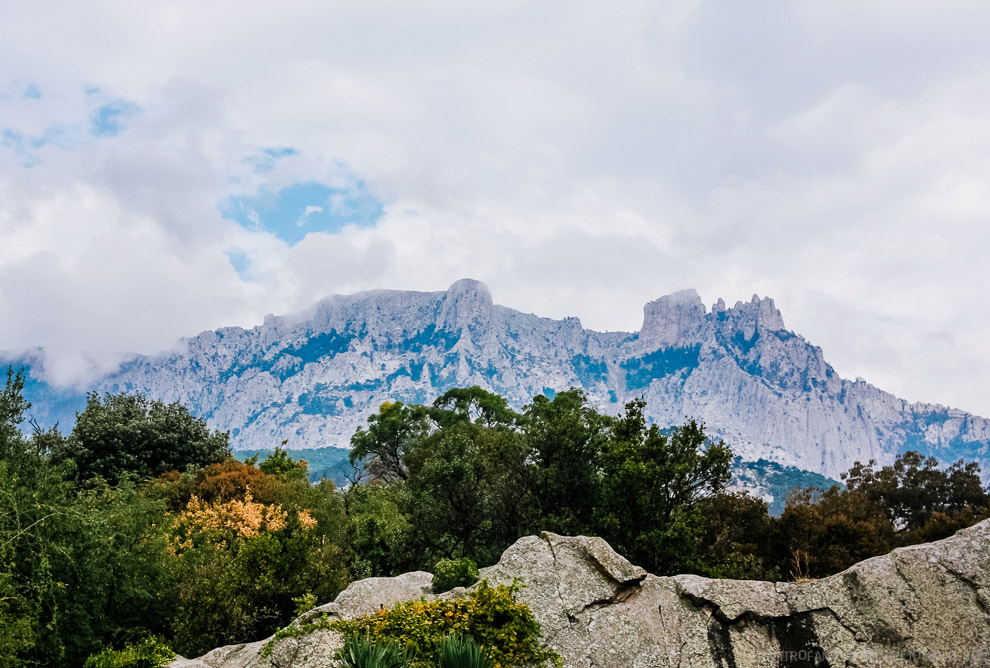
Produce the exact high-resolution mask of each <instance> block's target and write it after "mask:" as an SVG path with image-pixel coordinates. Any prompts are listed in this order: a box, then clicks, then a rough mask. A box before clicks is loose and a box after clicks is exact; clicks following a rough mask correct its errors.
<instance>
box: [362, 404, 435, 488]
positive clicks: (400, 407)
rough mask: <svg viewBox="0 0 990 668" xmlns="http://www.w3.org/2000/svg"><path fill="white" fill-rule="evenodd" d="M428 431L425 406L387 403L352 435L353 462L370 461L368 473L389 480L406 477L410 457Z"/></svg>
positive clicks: (387, 481) (388, 481) (395, 480)
mask: <svg viewBox="0 0 990 668" xmlns="http://www.w3.org/2000/svg"><path fill="white" fill-rule="evenodd" d="M428 432H429V421H428V419H427V410H426V408H425V407H424V406H418V405H414V406H406V405H405V404H403V403H402V402H401V401H396V402H394V403H390V402H386V403H384V404H382V405H381V408H380V409H379V411H378V413H376V414H374V415H371V416H370V417H369V418H368V428H367V430H365V429H363V428H361V427H358V430H357V432H355V434H354V436H352V437H351V462H353V463H357V462H361V461H363V460H367V470H368V472H369V473H370V474H371V475H372V476H374V477H375V478H379V479H380V480H382V481H384V482H386V483H392V482H397V481H399V480H406V479H407V478H408V477H409V475H408V473H407V470H406V466H407V462H406V457H407V455H408V454H409V451H410V449H411V448H413V447H415V444H416V443H418V442H419V441H420V440H421V439H422V438H423V437H424V436H425V435H426V434H427V433H428Z"/></svg>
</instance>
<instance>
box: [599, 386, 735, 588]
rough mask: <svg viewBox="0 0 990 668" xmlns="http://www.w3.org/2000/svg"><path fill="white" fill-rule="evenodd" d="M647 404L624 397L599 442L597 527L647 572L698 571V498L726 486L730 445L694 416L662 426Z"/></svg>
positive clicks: (617, 547)
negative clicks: (667, 428)
mask: <svg viewBox="0 0 990 668" xmlns="http://www.w3.org/2000/svg"><path fill="white" fill-rule="evenodd" d="M645 407H646V402H645V401H643V400H642V399H635V400H633V401H630V402H629V403H627V404H626V408H625V412H624V413H623V414H622V415H620V416H619V418H618V419H616V420H615V422H614V423H613V426H612V433H611V435H610V438H609V440H608V441H607V442H606V444H605V446H604V449H603V452H602V460H601V461H602V500H601V506H600V508H599V511H598V518H597V520H598V521H597V524H598V526H599V531H600V535H602V536H603V537H605V538H606V539H607V540H609V541H610V542H611V544H612V545H613V546H614V547H615V548H616V549H617V550H618V551H619V552H621V553H622V554H624V555H625V556H626V557H628V558H630V559H631V560H632V561H633V563H636V564H640V565H642V566H644V567H646V568H647V569H648V570H650V572H652V573H657V574H660V575H665V574H672V573H676V572H697V570H699V569H700V568H702V565H701V563H700V561H699V542H698V541H699V537H698V532H699V529H700V522H701V518H700V515H699V506H698V502H699V501H700V500H702V499H704V498H708V497H711V496H713V495H715V494H718V493H719V492H721V491H722V490H723V489H724V488H725V485H726V484H727V483H728V481H729V478H730V474H729V465H730V463H731V461H732V451H731V450H730V449H729V448H728V446H726V445H725V444H724V443H723V442H722V441H718V442H711V441H709V440H708V439H707V438H706V436H705V431H704V427H703V426H702V425H700V424H699V423H697V422H694V421H691V422H689V423H687V424H686V425H684V426H682V427H678V428H675V429H673V430H672V431H671V433H670V434H669V435H668V434H664V433H661V431H660V429H659V427H658V426H657V425H656V424H648V423H647V421H646V417H645V415H644V413H643V409H644V408H645Z"/></svg>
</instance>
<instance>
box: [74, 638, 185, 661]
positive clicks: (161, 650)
mask: <svg viewBox="0 0 990 668" xmlns="http://www.w3.org/2000/svg"><path fill="white" fill-rule="evenodd" d="M174 658H175V652H173V651H172V650H171V648H169V646H168V645H166V644H165V641H164V640H162V639H161V638H158V637H154V636H152V637H149V638H145V639H144V640H142V641H141V642H139V643H134V644H133V645H128V646H127V647H125V648H124V649H121V650H115V649H113V648H112V647H107V648H106V649H104V650H103V651H102V652H100V653H99V654H94V655H92V656H91V657H89V658H88V659H86V663H85V664H83V668H161V666H164V665H166V664H168V663H170V662H171V661H172V659H174Z"/></svg>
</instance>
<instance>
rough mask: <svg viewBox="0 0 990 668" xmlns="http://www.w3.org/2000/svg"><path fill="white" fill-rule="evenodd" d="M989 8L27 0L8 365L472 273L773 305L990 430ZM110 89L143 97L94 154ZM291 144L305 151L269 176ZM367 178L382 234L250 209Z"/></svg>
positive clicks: (12, 98)
mask: <svg viewBox="0 0 990 668" xmlns="http://www.w3.org/2000/svg"><path fill="white" fill-rule="evenodd" d="M988 20H990V7H988V6H986V5H985V4H984V3H976V2H969V1H962V2H958V3H953V4H952V5H951V6H946V5H939V6H937V7H936V6H934V5H931V4H930V3H921V2H913V1H912V2H899V3H889V2H884V1H879V0H876V1H866V2H856V3H852V2H844V1H843V2H833V3H828V4H827V5H824V4H818V5H807V4H806V5H786V4H781V3H775V2H761V1H757V2H751V3H744V4H737V5H727V4H725V3H714V2H708V1H702V0H685V1H682V2H669V3H663V4H657V3H652V2H645V1H643V2H630V3H623V4H622V6H621V8H619V9H617V8H615V7H607V6H605V5H603V4H601V3H593V2H566V3H565V2H549V3H529V2H521V1H511V2H501V3H490V4H489V5H485V6H471V7H468V6H467V5H464V4H463V3H454V2H448V3H430V4H429V5H426V6H424V5H415V4H410V3H398V2H395V3H359V4H354V3H346V4H344V3H318V4H314V3H308V2H302V1H301V0H299V1H291V2H285V3H279V5H278V6H277V7H276V6H275V5H272V6H271V7H262V6H246V5H244V4H243V3H233V2H215V3H209V4H208V5H203V4H202V3H192V2H183V1H178V2H172V3H168V4H164V5H154V6H152V5H142V4H140V3H124V2H113V1H110V0H103V1H101V2H95V3H85V4H80V3H68V2H47V3H46V2H41V3H21V4H19V5H14V6H12V7H9V8H6V9H5V16H4V21H3V23H2V25H0V119H2V121H0V133H2V132H3V130H4V129H10V130H12V131H15V132H17V133H19V134H20V135H21V136H23V137H27V138H28V140H26V141H27V143H26V144H24V143H23V142H22V145H23V146H24V149H23V150H24V151H30V152H31V155H32V156H33V158H32V160H36V162H37V164H36V165H35V166H34V167H31V168H30V169H26V168H25V167H24V166H23V164H24V159H23V155H22V156H20V157H19V156H18V155H17V154H15V152H14V151H13V150H11V149H10V148H0V235H2V236H0V322H3V323H4V324H3V327H2V328H0V349H4V348H23V347H30V346H33V345H39V344H41V345H46V346H49V347H51V348H52V349H53V350H58V351H59V354H58V355H57V359H60V360H64V363H63V364H62V368H64V369H66V370H67V371H66V372H65V373H64V374H62V376H61V377H64V378H81V377H83V376H84V375H85V373H86V371H85V370H86V369H87V368H91V367H92V366H93V365H94V364H96V362H94V360H98V359H99V360H103V359H109V357H108V356H111V355H112V354H114V353H118V352H120V351H122V350H139V351H143V352H151V351H153V350H155V349H157V348H161V347H164V346H166V345H168V343H169V342H170V341H171V340H173V339H175V338H177V337H179V336H182V335H188V334H192V333H195V332H196V331H199V330H201V329H205V328H212V327H216V326H219V325H226V324H243V325H251V324H253V323H255V322H258V321H259V320H260V318H261V316H262V315H263V314H264V313H265V312H287V311H291V310H294V309H299V308H303V307H305V306H307V305H308V304H309V302H311V301H312V300H315V299H317V298H319V297H320V296H322V295H324V294H326V293H329V292H349V291H353V290H358V289H363V288H373V287H391V288H415V289H430V290H436V289H442V288H444V287H445V286H446V285H448V284H449V283H450V282H452V281H453V280H455V279H457V278H460V277H463V276H473V277H476V278H479V279H482V280H485V281H487V282H488V283H489V284H490V286H491V288H492V291H493V293H494V295H495V297H496V299H497V300H498V301H500V302H502V303H505V304H507V305H509V306H514V307H517V308H521V309H523V310H527V311H536V312H539V313H541V314H546V315H553V316H563V315H577V316H579V317H581V318H582V321H583V322H584V323H585V325H586V326H592V327H596V328H600V329H620V328H622V329H635V328H637V327H638V326H639V324H640V319H641V315H642V311H641V307H642V304H643V303H645V302H646V301H648V300H650V299H653V298H655V297H657V296H659V295H661V294H664V293H667V292H670V291H673V290H677V289H681V288H685V287H695V288H697V289H698V290H699V292H701V294H702V295H703V297H704V298H705V299H706V300H707V301H708V302H713V301H715V299H716V298H717V297H719V296H722V297H725V298H726V300H727V301H729V302H732V301H735V300H736V299H748V298H749V296H750V295H751V294H752V293H753V292H759V293H760V294H761V295H763V294H769V295H771V296H773V297H774V298H775V299H776V301H777V303H778V306H779V307H780V308H781V309H782V311H783V313H784V316H785V319H786V321H787V323H788V325H789V326H790V327H792V328H794V329H795V330H797V331H798V332H800V333H801V334H802V335H804V336H805V337H806V338H808V339H809V340H811V341H812V342H814V343H816V344H819V345H821V346H822V347H823V348H824V349H825V353H826V356H827V358H828V359H830V360H831V361H833V362H834V363H835V364H836V366H837V368H838V369H839V371H840V372H841V373H843V374H845V375H847V376H864V377H866V378H867V379H868V380H871V381H874V382H877V383H878V384H880V385H881V386H883V387H885V388H886V389H890V390H892V391H894V392H897V393H900V394H902V395H904V396H906V397H907V398H911V399H924V400H932V401H940V402H943V403H949V404H953V405H958V406H961V407H963V408H967V409H970V410H974V411H977V412H980V413H983V414H990V389H987V387H986V384H985V382H984V380H983V379H984V378H986V377H987V376H988V375H990V353H988V352H987V350H986V347H985V345H984V343H983V339H984V338H985V332H986V331H988V328H990V309H988V308H987V306H988V304H987V297H986V293H985V291H984V287H983V286H984V284H985V283H986V280H985V277H984V273H985V272H984V270H983V266H984V262H985V258H986V256H987V252H988V251H990V225H988V224H987V220H988V214H990V189H988V186H987V185H986V184H988V183H990V163H988V162H987V159H986V156H987V155H990V129H988V126H987V125H986V121H985V119H986V118H987V117H988V116H990V114H988V112H990V78H988V77H987V75H986V74H985V73H986V72H987V71H990V68H988V65H990V46H988V45H987V41H986V39H985V35H984V32H985V30H984V26H985V25H987V23H988ZM27 87H32V90H36V91H37V92H38V93H39V94H40V98H36V97H35V96H25V95H24V94H23V92H24V91H25V90H27ZM87 87H88V88H93V89H98V92H95V93H92V94H90V95H86V94H85V93H84V89H85V88H87ZM108 100H126V101H129V102H132V103H134V104H135V105H137V107H138V108H139V109H140V110H141V111H140V112H136V113H133V114H131V115H130V116H128V118H127V120H126V127H125V129H124V130H122V131H121V132H120V133H119V134H118V136H115V137H101V138H96V137H92V136H90V135H89V134H88V132H87V128H88V121H89V118H90V115H91V114H92V112H93V110H94V109H95V108H97V107H98V106H100V105H102V104H105V103H107V101H108ZM53 128H55V129H58V131H59V133H60V134H59V135H58V137H59V139H58V141H57V142H53V143H48V144H45V145H41V146H34V145H32V143H31V141H30V138H37V137H44V136H46V134H45V133H46V132H49V133H50V132H51V131H52V129H53ZM273 147H291V148H293V149H296V150H297V151H298V153H296V154H294V155H289V156H285V157H280V158H278V159H277V160H270V161H269V162H270V163H271V170H270V171H267V172H265V171H264V170H258V169H255V167H256V166H257V164H258V156H259V155H261V153H260V152H261V151H262V150H263V149H265V148H273ZM355 178H360V179H362V180H363V181H364V185H365V187H366V188H367V189H368V190H369V191H370V192H371V193H372V194H373V195H374V196H375V197H377V198H378V199H379V200H381V201H382V202H384V203H385V213H384V216H383V217H382V219H381V220H380V221H379V222H378V223H377V224H376V225H375V226H373V227H359V226H348V227H345V228H344V229H343V230H342V231H341V232H340V233H339V234H335V235H328V234H323V233H313V234H310V235H309V236H307V237H306V238H305V239H304V240H303V241H302V242H300V243H298V244H296V245H295V246H289V245H288V244H286V243H285V242H283V241H282V240H280V239H279V238H277V237H275V236H273V235H272V234H269V233H267V232H265V231H264V230H263V228H262V227H261V225H260V222H261V221H258V222H259V225H258V226H257V228H256V229H253V230H248V229H244V228H242V227H240V226H238V225H236V224H234V223H232V222H231V221H229V220H225V219H223V218H222V217H221V216H220V214H219V213H218V212H217V209H216V206H217V204H218V202H220V201H221V200H222V199H223V198H225V197H227V196H230V195H235V196H243V195H251V194H253V193H256V192H257V191H258V189H259V188H260V187H262V186H265V187H267V188H269V189H270V190H272V191H277V190H278V189H279V188H282V187H285V186H287V185H291V184H292V183H296V182H301V181H318V182H322V183H326V184H328V185H331V186H332V187H335V188H348V187H354V186H355ZM327 205H328V206H329V207H331V208H332V207H335V206H339V203H335V202H332V201H331V202H328V204H327ZM307 212H308V213H313V212H309V211H308V210H307ZM304 219H305V214H304ZM227 253H240V254H243V255H244V257H245V258H246V261H247V267H246V269H245V270H244V271H243V272H242V275H240V276H239V275H238V273H237V272H236V271H234V269H233V267H231V264H230V260H229V258H228V255H227Z"/></svg>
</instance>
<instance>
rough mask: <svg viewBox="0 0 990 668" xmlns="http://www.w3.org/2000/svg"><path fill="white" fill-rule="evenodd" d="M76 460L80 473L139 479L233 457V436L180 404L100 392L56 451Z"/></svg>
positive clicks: (86, 476) (83, 476)
mask: <svg viewBox="0 0 990 668" xmlns="http://www.w3.org/2000/svg"><path fill="white" fill-rule="evenodd" d="M55 454H56V458H57V459H58V460H66V459H71V460H73V461H74V462H75V465H76V468H77V477H78V478H79V479H80V480H88V479H90V478H93V477H97V476H99V477H101V478H103V479H104V480H106V481H107V482H109V483H111V484H115V483H117V482H119V481H120V480H121V479H122V478H124V477H128V476H133V477H136V478H137V479H139V480H143V479H146V478H150V477H153V476H157V475H160V474H162V473H165V472H166V471H171V470H176V469H179V470H182V469H185V468H187V467H189V466H206V465H207V464H211V463H214V462H221V461H223V460H225V459H227V458H228V457H230V446H229V445H228V434H227V433H224V432H219V431H211V430H210V429H209V428H208V427H207V426H206V422H204V421H203V420H201V419H199V418H196V417H194V416H192V415H191V414H190V413H189V411H188V410H187V409H186V408H185V407H184V406H182V405H181V404H179V403H171V404H165V403H162V402H161V401H149V400H148V399H146V398H145V397H143V396H141V395H139V394H134V395H127V394H109V393H108V394H105V395H104V396H103V397H102V398H101V397H100V396H99V395H98V394H97V393H95V392H93V393H91V394H90V395H89V397H88V400H87V403H86V408H85V409H84V410H83V411H82V412H81V413H79V414H78V416H77V419H76V426H75V428H74V429H73V430H72V434H71V435H70V436H69V438H68V439H67V441H66V443H65V444H64V445H63V446H62V447H60V448H59V450H58V451H57V452H56V453H55Z"/></svg>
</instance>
